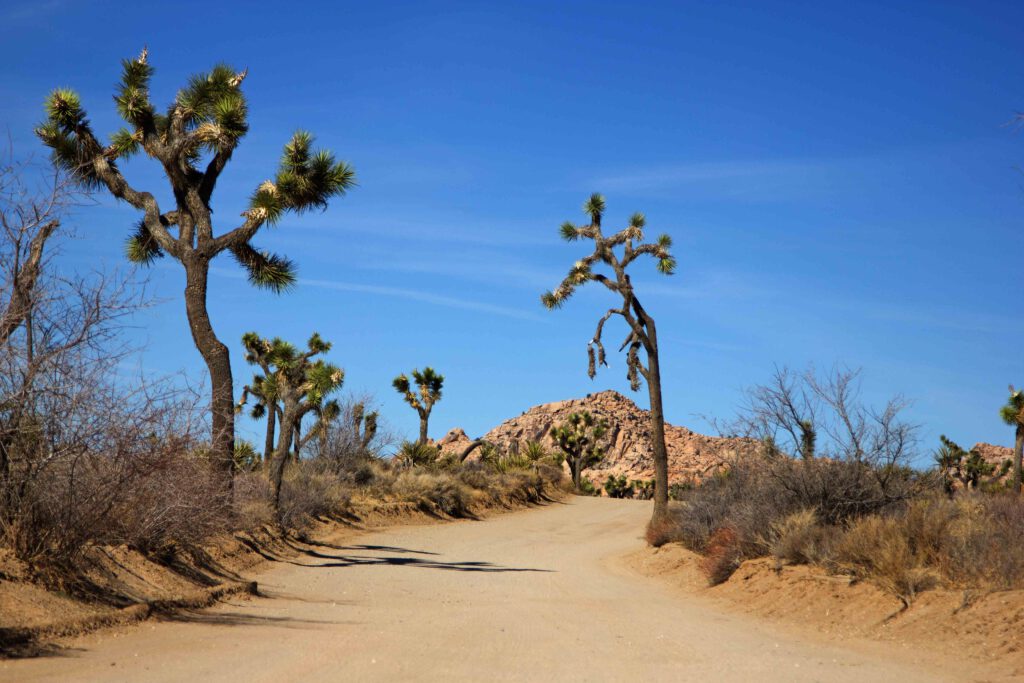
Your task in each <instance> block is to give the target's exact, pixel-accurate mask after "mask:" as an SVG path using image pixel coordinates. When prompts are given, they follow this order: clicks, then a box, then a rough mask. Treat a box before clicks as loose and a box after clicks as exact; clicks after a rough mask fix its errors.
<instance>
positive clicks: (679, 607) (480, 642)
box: [0, 498, 962, 683]
mask: <svg viewBox="0 0 1024 683" xmlns="http://www.w3.org/2000/svg"><path fill="white" fill-rule="evenodd" d="M649 511H650V507H649V503H639V502H634V501H612V500H606V499H593V498H577V499H573V500H571V501H570V502H568V503H566V504H553V505H550V506H547V507H544V508H537V509H532V510H529V511H526V512H520V513H514V514H507V515H502V516H498V517H495V518H492V519H490V520H488V521H484V522H459V523H454V524H442V525H436V526H421V527H405V528H396V529H390V530H386V531H381V532H375V533H372V534H366V535H362V536H360V537H358V538H357V539H356V540H354V541H351V542H349V543H348V544H347V545H345V546H344V547H339V548H326V547H323V548H318V549H317V550H316V551H315V552H314V553H312V554H307V555H304V556H300V557H299V558H296V560H295V562H294V563H284V562H282V563H279V564H275V565H274V566H273V568H271V569H270V570H268V571H267V572H265V573H263V574H262V575H260V576H259V577H258V578H259V580H260V586H261V590H262V591H263V592H265V593H266V594H267V595H268V596H269V597H268V598H253V599H238V600H232V601H231V602H229V603H226V604H223V605H219V606H217V607H215V608H213V609H209V610H204V611H201V612H196V613H194V614H189V615H184V616H182V617H180V618H176V619H174V620H170V621H161V622H146V623H143V624H142V625H140V626H135V627H131V628H124V629H121V630H117V631H104V632H101V633H97V634H92V635H89V636H83V637H81V638H79V639H77V640H76V641H74V642H73V643H72V644H71V645H72V647H71V648H69V649H68V650H67V651H65V652H64V653H62V654H60V655H58V656H50V657H43V658H38V659H34V660H20V661H8V662H0V680H2V681H25V682H28V681H75V680H87V681H133V682H135V681H138V682H142V681H189V682H192V683H200V682H204V681H245V682H246V683H256V682H260V681H304V682H308V681H356V680H359V681H365V680H389V681H404V680H445V681H453V680H458V681H470V680H473V681H481V680H531V681H545V680H559V681H570V680H571V681H576V680H580V681H582V680H591V681H601V680H620V681H640V680H648V681H649V680H657V681H900V682H901V683H911V682H913V681H936V680H962V678H960V677H959V676H958V675H957V673H956V672H954V671H952V670H950V669H948V668H943V667H941V666H938V664H937V663H936V662H934V661H932V662H930V666H929V664H928V663H926V662H915V661H914V660H913V654H912V653H906V652H893V653H889V652H886V651H884V650H883V648H882V646H877V647H872V646H868V645H863V646H857V645H856V644H850V643H847V644H845V645H837V644H835V643H831V644H830V643H828V642H827V641H825V640H821V639H819V638H817V637H816V636H814V635H813V634H808V633H796V632H792V631H783V630H780V627H779V626H777V625H772V624H768V623H765V622H760V621H758V620H756V619H753V618H751V617H748V616H744V615H738V614H735V613H729V612H727V611H723V610H722V609H721V608H720V607H719V606H717V605H715V604H713V603H710V602H707V601H706V600H705V599H702V598H698V597H687V596H685V595H682V594H680V593H677V592H675V590H674V589H672V588H670V587H669V586H667V585H665V584H663V583H661V582H658V581H655V580H651V579H648V578H645V577H641V576H637V575H635V574H632V573H631V572H630V570H628V569H626V568H625V565H624V564H623V563H621V562H618V561H617V560H616V558H619V557H621V556H622V555H624V554H626V553H629V552H631V551H635V550H636V549H638V548H640V547H641V546H642V543H643V541H642V540H641V539H640V532H641V531H642V529H643V525H644V522H645V521H646V519H647V515H648V514H649ZM851 647H852V648H853V649H850V648H851ZM922 659H923V658H922ZM926 666H929V668H925V667H926Z"/></svg>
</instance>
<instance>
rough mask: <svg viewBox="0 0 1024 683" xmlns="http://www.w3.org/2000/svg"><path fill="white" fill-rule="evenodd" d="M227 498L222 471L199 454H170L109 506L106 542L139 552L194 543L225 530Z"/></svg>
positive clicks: (229, 504) (228, 500)
mask: <svg viewBox="0 0 1024 683" xmlns="http://www.w3.org/2000/svg"><path fill="white" fill-rule="evenodd" d="M230 511H231V496H230V493H229V492H228V491H227V489H226V488H225V486H224V485H223V475H222V474H221V473H219V472H217V471H215V470H214V468H213V467H211V466H210V463H209V461H208V460H207V459H206V458H204V457H201V456H196V455H187V454H172V455H169V456H168V457H166V458H163V459H161V461H160V462H157V463H153V464H152V465H151V467H149V468H147V471H146V473H145V474H144V475H143V476H140V477H139V478H138V479H136V480H135V481H134V482H133V483H132V485H131V487H130V488H127V489H125V490H124V491H123V492H122V494H121V495H120V496H119V499H118V500H117V502H116V503H115V505H114V506H113V508H112V510H111V513H112V514H111V519H112V520H114V523H115V525H116V526H115V527H114V529H112V530H111V531H112V532H113V533H112V535H111V537H108V538H106V539H104V540H105V541H107V542H115V543H116V542H120V543H124V544H126V545H128V546H130V547H132V548H135V549H137V550H139V551H141V552H143V553H158V552H162V551H163V550H166V549H167V548H169V547H171V546H174V545H182V546H193V547H194V546H198V545H199V544H200V543H202V542H203V541H204V540H206V539H208V538H210V537H211V536H213V535H214V534H217V533H220V532H222V531H225V530H226V529H227V528H228V522H229V519H230Z"/></svg>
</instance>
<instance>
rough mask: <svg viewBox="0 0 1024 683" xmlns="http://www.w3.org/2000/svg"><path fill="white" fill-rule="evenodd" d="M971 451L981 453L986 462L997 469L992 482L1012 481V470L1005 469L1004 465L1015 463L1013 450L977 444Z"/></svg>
mask: <svg viewBox="0 0 1024 683" xmlns="http://www.w3.org/2000/svg"><path fill="white" fill-rule="evenodd" d="M971 450H972V451H977V452H978V453H980V454H981V457H982V458H984V459H985V462H987V463H988V464H990V465H992V466H993V467H994V468H995V475H994V476H993V477H992V478H991V480H992V481H1006V480H1009V479H1010V470H1009V469H1004V465H1003V463H1006V462H1013V449H1012V448H1007V447H1006V446H996V445H994V444H990V443H976V444H974V447H973V448H971ZM1000 473H1002V474H1000Z"/></svg>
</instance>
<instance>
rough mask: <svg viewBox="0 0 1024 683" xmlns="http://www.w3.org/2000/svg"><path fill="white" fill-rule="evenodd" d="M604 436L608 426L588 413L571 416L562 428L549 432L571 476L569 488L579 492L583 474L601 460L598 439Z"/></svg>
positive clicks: (602, 457) (601, 452) (601, 455)
mask: <svg viewBox="0 0 1024 683" xmlns="http://www.w3.org/2000/svg"><path fill="white" fill-rule="evenodd" d="M607 432H608V423H607V422H606V421H604V420H602V419H599V418H595V417H594V416H593V415H591V414H590V413H588V412H586V411H584V412H582V413H573V414H572V415H570V416H569V418H568V419H567V420H566V421H565V423H564V424H561V425H558V426H555V427H552V428H551V437H552V438H553V439H554V440H555V443H556V444H558V448H559V449H561V451H562V453H564V454H565V461H566V462H567V463H568V464H569V472H570V473H571V474H572V485H573V487H574V488H575V489H576V490H577V491H579V490H580V483H581V482H582V480H583V470H585V469H587V468H588V467H593V466H594V465H596V464H597V463H599V462H601V461H602V460H603V459H604V449H603V448H602V447H601V439H603V438H604V435H605V434H606V433H607Z"/></svg>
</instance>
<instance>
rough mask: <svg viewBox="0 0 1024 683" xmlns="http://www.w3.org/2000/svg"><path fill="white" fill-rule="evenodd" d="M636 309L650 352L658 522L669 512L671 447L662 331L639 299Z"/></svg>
mask: <svg viewBox="0 0 1024 683" xmlns="http://www.w3.org/2000/svg"><path fill="white" fill-rule="evenodd" d="M633 310H634V311H635V312H636V315H637V318H639V320H640V321H641V322H642V323H643V326H644V328H645V331H646V337H647V339H646V340H645V343H644V350H645V351H646V352H647V374H646V375H645V377H644V379H646V380H647V393H648V396H649V397H650V402H651V449H652V450H653V451H654V513H653V514H652V515H651V522H652V523H654V522H658V521H660V520H662V519H664V518H665V516H666V515H667V514H668V447H667V446H666V445H665V410H664V408H663V407H662V404H661V365H660V363H659V361H658V330H657V328H656V327H655V324H654V318H652V317H651V316H649V315H648V314H647V311H646V310H644V307H643V306H641V305H640V302H639V301H638V300H637V299H635V298H634V299H633Z"/></svg>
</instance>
